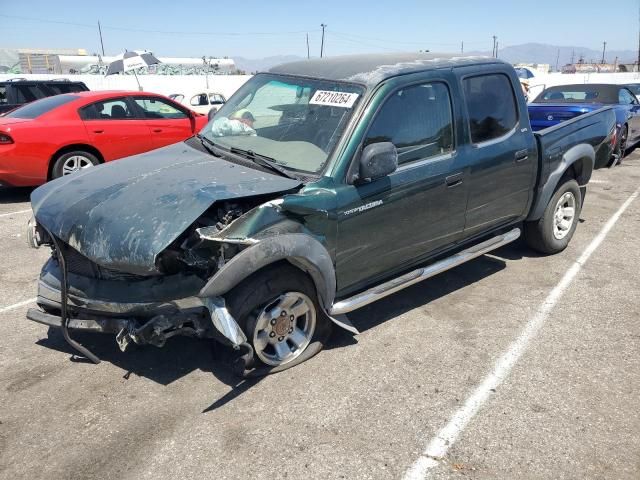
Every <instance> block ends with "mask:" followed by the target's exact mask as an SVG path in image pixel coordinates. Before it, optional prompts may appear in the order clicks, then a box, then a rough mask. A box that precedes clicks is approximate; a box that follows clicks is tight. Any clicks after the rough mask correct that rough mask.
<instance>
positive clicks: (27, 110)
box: [5, 95, 79, 119]
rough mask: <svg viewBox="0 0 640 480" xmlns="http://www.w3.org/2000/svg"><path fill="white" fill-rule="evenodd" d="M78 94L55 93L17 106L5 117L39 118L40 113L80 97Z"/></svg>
mask: <svg viewBox="0 0 640 480" xmlns="http://www.w3.org/2000/svg"><path fill="white" fill-rule="evenodd" d="M78 98H79V97H77V96H76V95H55V96H53V97H47V98H43V99H42V100H36V101H35V102H32V103H28V104H26V105H24V106H23V107H20V108H16V109H15V110H12V111H11V112H10V113H7V114H6V115H5V117H10V118H31V119H33V118H37V117H39V116H40V115H44V114H45V113H47V112H49V111H51V110H53V109H54V108H56V107H59V106H60V105H64V104H65V103H69V102H72V101H74V100H76V99H78Z"/></svg>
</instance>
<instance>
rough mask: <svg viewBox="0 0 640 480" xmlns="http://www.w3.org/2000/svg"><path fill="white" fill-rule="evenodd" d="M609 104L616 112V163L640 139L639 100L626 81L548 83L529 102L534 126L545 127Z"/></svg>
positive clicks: (535, 129)
mask: <svg viewBox="0 0 640 480" xmlns="http://www.w3.org/2000/svg"><path fill="white" fill-rule="evenodd" d="M609 105H610V106H612V107H613V109H614V111H615V114H616V129H617V130H616V135H617V140H616V147H615V151H614V157H615V158H614V164H615V162H616V161H620V160H622V158H623V157H624V155H625V153H626V151H627V148H628V147H630V146H632V145H633V144H635V143H636V142H638V141H639V140H640V102H639V101H638V99H637V98H636V96H635V95H634V94H633V93H632V91H631V90H630V89H629V88H628V87H627V86H625V85H614V84H603V83H585V84H573V85H557V86H554V87H549V88H547V89H545V90H544V91H543V92H542V93H540V95H538V96H537V97H536V98H535V99H534V100H533V102H531V103H530V104H529V106H528V109H529V118H530V120H531V128H532V129H533V130H534V131H537V130H542V129H543V128H547V127H551V126H553V125H557V124H558V123H561V122H564V121H566V120H569V119H572V118H574V117H577V116H578V115H583V114H585V113H588V112H592V111H594V110H598V109H599V108H602V107H603V106H609Z"/></svg>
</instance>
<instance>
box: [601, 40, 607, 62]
mask: <svg viewBox="0 0 640 480" xmlns="http://www.w3.org/2000/svg"><path fill="white" fill-rule="evenodd" d="M606 51H607V42H602V61H601V62H600V63H601V64H603V65H604V52H606Z"/></svg>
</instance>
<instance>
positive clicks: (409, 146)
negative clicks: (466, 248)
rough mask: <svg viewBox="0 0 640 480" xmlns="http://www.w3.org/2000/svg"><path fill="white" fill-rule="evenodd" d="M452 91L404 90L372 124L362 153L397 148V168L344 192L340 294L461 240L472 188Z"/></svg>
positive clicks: (424, 85)
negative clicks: (459, 147) (381, 145)
mask: <svg viewBox="0 0 640 480" xmlns="http://www.w3.org/2000/svg"><path fill="white" fill-rule="evenodd" d="M403 83H404V82H403ZM450 85H451V82H448V81H447V79H446V78H445V79H442V78H434V79H433V80H430V79H429V80H425V81H421V82H419V83H412V84H409V85H406V84H404V85H402V86H399V87H397V88H395V89H393V90H391V91H390V92H389V94H388V95H386V97H385V98H384V103H382V105H381V106H380V108H379V109H378V111H377V112H376V113H375V116H374V117H373V119H372V121H371V122H370V126H369V128H368V131H367V132H366V133H365V134H364V138H363V140H362V143H361V145H362V148H364V147H366V146H367V145H369V144H372V143H377V142H392V143H393V144H394V145H395V146H396V148H397V150H398V164H399V165H398V169H397V170H396V171H395V172H394V173H392V174H391V175H389V176H387V177H383V178H379V179H377V180H374V181H372V182H369V183H360V184H355V185H345V186H343V187H340V189H339V193H338V199H339V200H338V212H337V214H338V217H337V218H338V242H337V249H336V277H337V282H338V291H339V294H345V293H349V292H352V291H353V290H356V289H358V288H360V287H363V286H366V284H368V283H371V282H372V281H376V280H379V279H382V278H383V277H388V276H391V275H393V274H394V273H396V272H398V271H400V270H404V269H407V268H408V267H410V266H412V265H415V264H416V263H419V262H420V260H421V259H424V258H426V257H427V256H429V255H431V254H432V253H433V252H436V251H437V250H438V249H440V248H442V247H445V246H448V245H450V244H451V243H453V242H455V241H456V240H457V239H458V238H459V237H460V235H461V234H462V230H463V228H464V219H465V210H466V201H467V185H466V182H465V171H464V170H465V169H464V159H463V158H461V157H460V156H459V155H458V152H457V151H456V142H455V140H454V139H455V134H456V125H455V122H454V118H456V116H457V115H458V114H456V115H455V116H454V114H453V112H454V105H453V104H452V98H454V96H453V95H452V94H451V88H450ZM354 161H356V162H357V161H358V158H355V159H354Z"/></svg>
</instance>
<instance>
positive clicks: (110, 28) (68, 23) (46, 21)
mask: <svg viewBox="0 0 640 480" xmlns="http://www.w3.org/2000/svg"><path fill="white" fill-rule="evenodd" d="M0 17H4V18H14V19H19V20H27V21H32V22H42V23H55V24H59V25H71V26H74V27H84V28H92V29H93V28H96V26H95V25H91V24H88V23H76V22H65V21H61V20H47V19H43V18H34V17H22V16H18V15H5V14H2V13H0ZM102 28H103V29H104V30H117V31H122V32H138V33H159V34H162V35H212V36H243V35H275V36H277V35H300V34H303V33H307V30H304V31H302V30H301V31H292V32H195V31H193V30H190V31H178V30H145V29H140V28H128V27H114V26H109V25H102ZM312 31H314V32H317V31H318V30H312Z"/></svg>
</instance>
